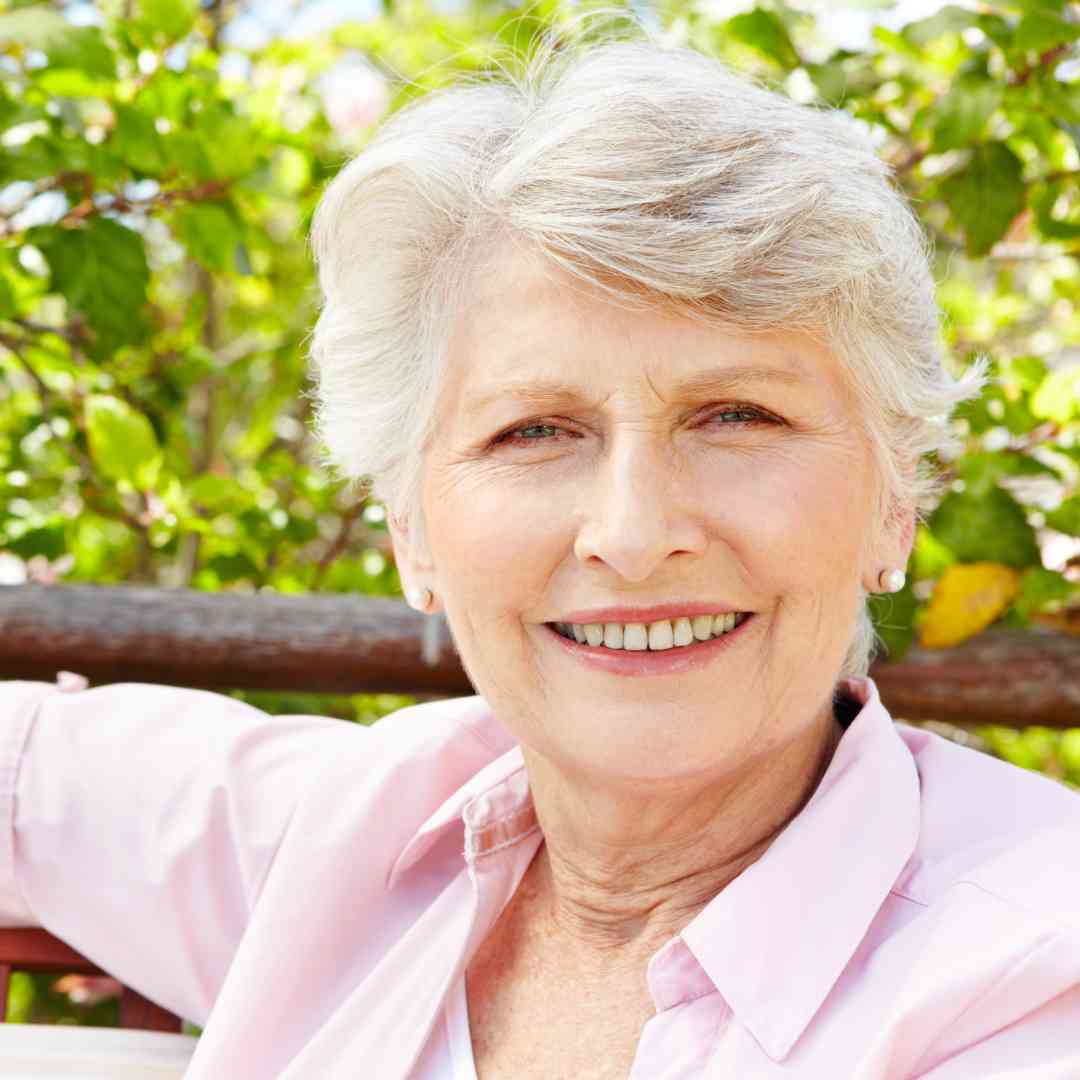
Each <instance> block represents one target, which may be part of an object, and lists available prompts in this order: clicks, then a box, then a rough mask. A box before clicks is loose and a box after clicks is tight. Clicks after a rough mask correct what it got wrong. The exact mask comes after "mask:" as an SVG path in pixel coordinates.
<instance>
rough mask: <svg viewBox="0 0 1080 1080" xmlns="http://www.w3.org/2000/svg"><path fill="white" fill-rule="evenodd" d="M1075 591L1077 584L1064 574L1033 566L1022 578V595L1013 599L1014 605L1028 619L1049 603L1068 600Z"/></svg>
mask: <svg viewBox="0 0 1080 1080" xmlns="http://www.w3.org/2000/svg"><path fill="white" fill-rule="evenodd" d="M1075 592H1076V586H1075V585H1073V583H1072V582H1071V581H1069V579H1068V578H1067V577H1065V575H1064V574H1060V573H1058V571H1057V570H1047V569H1046V568H1045V567H1043V566H1033V567H1031V568H1030V569H1028V570H1025V571H1024V574H1023V576H1022V577H1021V578H1020V595H1019V596H1018V597H1017V598H1016V599H1015V600H1014V601H1013V607H1014V609H1015V610H1016V612H1017V613H1018V614H1019V615H1020V616H1021V617H1023V618H1025V619H1027V618H1030V617H1031V615H1033V614H1034V613H1035V612H1037V611H1043V610H1044V609H1045V608H1046V607H1047V606H1048V605H1052V604H1057V603H1060V602H1064V601H1065V600H1068V599H1069V597H1071V596H1072V595H1073V593H1075Z"/></svg>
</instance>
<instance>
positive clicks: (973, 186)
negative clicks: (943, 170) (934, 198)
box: [940, 142, 1025, 255]
mask: <svg viewBox="0 0 1080 1080" xmlns="http://www.w3.org/2000/svg"><path fill="white" fill-rule="evenodd" d="M1022 174H1023V163H1022V162H1021V161H1020V159H1019V158H1018V157H1017V156H1016V154H1014V153H1013V152H1012V150H1010V149H1009V147H1008V146H1006V145H1005V144H1004V143H1002V142H988V143H983V144H982V145H979V146H976V147H975V148H974V149H973V151H972V155H971V160H970V161H969V162H968V164H967V165H966V166H965V167H964V168H962V169H960V170H958V171H957V172H954V173H951V174H950V175H948V176H946V177H945V178H944V179H943V180H942V181H941V185H940V191H941V195H942V198H944V200H945V202H946V203H948V206H949V210H950V211H951V212H952V215H953V217H954V218H955V219H956V220H957V221H958V222H959V223H960V224H961V225H962V226H963V228H964V232H965V234H966V237H967V249H968V253H969V254H971V255H985V254H986V253H987V252H988V251H989V250H990V249H991V248H992V247H993V246H994V244H996V243H997V242H998V240H1000V239H1001V238H1002V236H1004V235H1005V232H1006V231H1007V230H1008V228H1009V226H1010V225H1011V224H1012V222H1013V219H1014V218H1015V217H1016V216H1017V214H1019V213H1020V212H1021V211H1022V210H1023V209H1024V205H1025V187H1024V181H1023V179H1022Z"/></svg>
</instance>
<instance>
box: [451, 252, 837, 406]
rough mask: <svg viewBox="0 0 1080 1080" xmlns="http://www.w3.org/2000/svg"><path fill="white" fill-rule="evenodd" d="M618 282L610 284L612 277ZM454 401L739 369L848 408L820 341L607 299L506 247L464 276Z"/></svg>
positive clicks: (638, 301)
mask: <svg viewBox="0 0 1080 1080" xmlns="http://www.w3.org/2000/svg"><path fill="white" fill-rule="evenodd" d="M612 280H614V279H612ZM447 362H448V368H449V370H448V372H447V374H448V382H447V389H448V390H450V391H451V396H453V397H454V398H456V400H457V402H458V403H460V402H461V396H462V395H464V396H465V397H467V398H472V397H474V396H475V395H478V394H480V395H484V394H492V393H497V391H498V388H499V386H500V384H501V383H502V382H504V381H505V382H507V383H510V382H513V383H514V384H516V385H520V383H521V382H522V380H527V379H528V378H529V377H531V376H534V377H535V378H536V379H537V380H538V381H540V380H543V379H545V378H548V377H551V378H555V377H558V378H559V379H561V380H563V381H565V379H566V378H567V377H568V376H569V377H571V378H580V379H582V380H585V381H589V380H591V379H595V378H597V377H600V376H604V375H606V376H607V377H609V378H611V379H615V380H617V379H618V378H619V373H620V372H625V374H626V376H628V377H629V376H631V375H632V374H634V373H635V372H636V373H640V374H643V375H644V376H645V377H646V378H647V379H649V380H650V381H652V382H654V383H655V384H656V385H657V386H658V387H659V386H662V385H664V384H665V383H670V384H672V385H674V384H675V383H677V382H680V381H682V380H684V379H693V378H696V377H700V376H702V375H704V374H705V373H707V372H709V371H713V370H721V369H723V368H726V367H731V366H735V365H750V364H753V365H757V366H760V367H762V368H772V369H775V370H777V371H778V372H780V373H781V374H783V375H791V376H799V377H800V378H801V379H802V380H804V381H805V382H806V384H807V387H808V389H814V388H816V389H817V390H818V391H819V392H821V393H822V394H824V395H826V396H831V397H833V398H834V399H835V400H836V402H837V403H840V402H842V403H843V404H844V406H845V407H850V405H851V404H852V397H851V394H850V385H849V379H848V378H847V373H846V370H845V368H844V365H843V363H842V361H841V360H840V359H839V358H838V357H837V356H836V355H835V354H834V353H833V352H832V351H831V350H830V349H829V348H828V347H827V346H826V345H825V344H824V343H823V342H822V341H820V340H817V339H815V338H812V337H810V336H809V335H807V334H805V333H803V332H794V331H786V330H784V329H782V328H778V329H775V330H772V331H769V332H755V333H751V332H750V331H747V330H744V329H742V328H739V327H736V326H734V325H731V324H722V323H721V322H720V321H719V320H713V321H707V320H705V319H702V318H691V317H690V316H689V315H688V314H687V313H686V312H684V311H679V310H677V309H676V308H675V307H674V306H673V305H670V304H665V303H664V302H663V301H662V300H659V299H657V298H656V297H655V296H653V297H652V298H651V299H650V298H648V296H647V294H646V293H645V291H644V290H643V289H642V290H641V292H640V298H639V296H636V295H633V294H631V295H628V296H626V297H625V298H624V297H621V296H613V295H611V294H610V293H608V292H606V291H605V290H604V289H603V288H602V287H601V286H599V285H596V284H594V283H592V282H590V281H587V280H585V279H582V278H580V277H577V276H576V275H575V274H573V273H571V272H570V271H569V270H566V269H564V268H563V267H562V266H559V265H558V264H557V263H555V262H554V260H552V259H551V258H548V257H545V256H543V255H542V254H540V253H538V252H536V251H534V250H531V249H528V248H525V247H523V246H518V245H515V244H513V243H510V242H507V243H506V244H505V245H504V246H503V247H502V248H501V249H500V250H498V251H497V252H495V253H492V254H490V255H488V256H487V257H486V258H485V259H484V260H483V262H482V263H480V264H479V265H478V266H477V268H476V269H475V271H474V272H473V273H472V274H471V275H470V280H469V287H468V289H467V290H466V295H465V296H463V298H462V300H461V302H460V303H459V306H458V308H457V310H456V313H455V316H454V318H453V320H452V323H451V327H450V336H449V341H448V354H447Z"/></svg>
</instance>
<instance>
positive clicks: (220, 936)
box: [0, 682, 366, 1024]
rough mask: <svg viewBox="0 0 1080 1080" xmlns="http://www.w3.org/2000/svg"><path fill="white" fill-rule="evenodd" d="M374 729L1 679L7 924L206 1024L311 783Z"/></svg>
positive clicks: (0, 885)
mask: <svg viewBox="0 0 1080 1080" xmlns="http://www.w3.org/2000/svg"><path fill="white" fill-rule="evenodd" d="M365 734H366V730H365V729H363V728H357V727H356V726H355V725H351V724H346V723H344V722H342V721H340V720H332V719H329V718H325V717H314V716H289V717H273V716H268V715H267V714H265V713H263V712H261V711H260V710H258V709H255V708H253V707H251V706H249V705H246V704H244V703H242V702H239V701H236V700H234V699H232V698H228V697H224V696H222V695H219V694H213V693H208V692H205V691H200V690H185V689H178V688H175V687H163V686H153V685H148V684H135V683H125V684H118V685H112V686H104V687H100V688H97V689H93V690H76V691H73V692H62V691H61V690H60V689H59V688H58V687H56V686H51V685H49V684H46V683H28V682H10V683H0V925H6V926H32V925H33V926H43V927H45V928H46V929H47V930H49V931H50V932H51V933H53V934H55V935H56V936H57V937H59V938H61V939H62V940H64V941H66V942H67V943H68V944H70V945H71V946H72V947H73V948H75V949H77V950H78V951H79V952H81V953H83V954H84V955H85V956H87V957H88V958H89V959H91V960H93V961H94V962H95V963H97V964H99V965H100V966H101V967H102V968H103V969H105V970H106V971H108V972H109V973H110V974H112V975H115V976H116V977H117V978H119V979H121V980H122V981H123V982H124V983H125V984H127V985H130V986H132V987H133V988H134V989H136V990H138V991H139V992H140V993H141V994H143V995H144V996H146V997H148V998H150V999H151V1000H153V1001H156V1002H157V1003H159V1004H160V1005H163V1006H164V1007H165V1008H167V1009H169V1010H170V1011H172V1012H175V1013H176V1014H178V1015H180V1016H182V1017H184V1018H185V1019H187V1020H190V1021H192V1022H194V1023H196V1024H201V1023H203V1022H205V1019H206V1017H207V1016H208V1014H209V1011H210V1009H211V1007H212V1005H213V1002H214V1000H215V997H216V995H217V993H218V990H219V988H220V986H221V983H222V981H223V979H224V976H225V973H226V971H227V969H228V966H229V964H230V962H231V960H232V957H233V954H234V952H235V950H236V947H237V945H238V943H239V941H240V938H241V936H242V935H243V933H244V930H245V927H246V925H247V923H248V920H249V917H250V914H251V911H252V909H253V907H254V905H255V904H256V902H257V900H258V897H259V893H260V889H261V887H262V883H263V880H264V877H265V875H266V872H267V870H268V868H269V866H270V863H271V860H272V859H273V857H274V853H275V851H276V849H277V845H278V843H279V841H280V839H281V837H282V835H283V833H284V830H285V828H286V826H287V825H288V822H289V819H290V816H291V814H292V812H293V808H294V806H295V804H296V801H297V799H298V797H299V795H300V792H301V790H302V789H303V787H304V786H306V785H307V784H309V783H313V782H317V781H318V772H319V762H320V760H325V755H327V754H333V753H334V752H335V749H336V748H338V747H340V746H341V745H342V743H341V741H340V740H342V739H343V738H348V739H350V740H352V741H350V743H349V745H350V746H351V747H355V745H356V743H355V741H354V740H355V739H357V738H363V737H364V736H365Z"/></svg>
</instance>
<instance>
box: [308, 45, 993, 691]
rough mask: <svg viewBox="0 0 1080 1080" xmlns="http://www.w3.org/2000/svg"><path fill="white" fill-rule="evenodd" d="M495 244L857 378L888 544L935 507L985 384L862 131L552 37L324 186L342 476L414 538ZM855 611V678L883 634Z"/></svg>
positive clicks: (683, 61)
mask: <svg viewBox="0 0 1080 1080" xmlns="http://www.w3.org/2000/svg"><path fill="white" fill-rule="evenodd" d="M500 235H509V236H511V237H513V238H514V239H515V240H521V241H524V242H526V243H528V244H530V245H531V246H532V247H533V248H535V249H536V250H538V251H540V252H542V253H543V254H544V255H545V256H547V257H548V258H549V259H551V260H552V261H553V263H554V264H556V265H558V266H560V267H562V268H563V269H565V270H566V271H568V272H569V273H571V274H572V275H574V276H575V277H577V278H579V279H581V280H583V281H587V282H589V283H590V284H592V285H594V286H597V287H599V288H601V289H603V290H604V291H605V292H606V293H607V294H608V295H609V296H610V297H611V298H612V300H613V301H615V302H618V303H623V304H634V305H641V304H645V305H652V306H654V307H660V308H667V309H669V310H672V309H674V310H678V311H680V312H682V313H684V314H686V315H688V316H690V317H693V318H698V319H704V320H706V321H708V322H709V323H711V324H714V325H716V326H718V327H723V326H727V327H729V328H731V327H735V328H737V329H739V330H741V331H744V332H755V331H759V332H760V331H768V330H770V329H778V328H783V329H786V330H798V331H802V332H805V333H807V334H810V335H812V336H813V337H814V338H815V339H816V340H820V341H822V342H824V343H825V344H826V345H827V346H828V347H829V348H830V349H832V350H834V353H835V354H836V355H837V356H839V357H841V358H842V359H843V360H844V361H845V364H846V369H847V372H848V374H849V377H850V385H851V387H852V390H853V391H854V395H855V399H856V400H857V401H858V403H859V405H860V411H861V416H860V420H861V422H862V425H863V428H864V430H865V432H866V434H867V436H868V439H869V443H870V445H871V446H872V447H873V452H874V458H875V465H876V468H877V470H878V474H879V476H880V479H881V484H880V490H881V492H882V500H881V505H880V506H878V507H877V508H876V513H875V517H874V520H875V525H874V528H875V529H880V528H882V527H883V526H884V524H885V521H886V519H887V517H888V516H889V515H890V514H892V513H895V512H897V510H898V508H902V507H905V506H906V507H914V508H915V512H916V516H917V517H919V518H922V516H923V515H924V513H925V511H926V510H928V509H929V507H930V506H931V505H932V503H933V501H934V500H935V498H936V497H937V496H938V495H939V494H940V483H941V482H940V479H939V477H938V474H937V473H935V472H934V470H933V469H932V468H931V467H930V465H929V463H928V461H927V460H926V458H925V455H927V454H932V453H935V452H939V453H940V452H942V451H944V452H946V453H948V452H950V451H955V450H956V449H957V448H958V447H957V445H956V441H955V440H956V438H957V436H956V434H955V433H954V432H953V430H952V428H951V427H950V424H949V416H950V414H951V412H952V410H953V408H954V407H955V405H956V404H957V403H959V402H960V401H963V400H966V399H968V398H971V397H974V396H976V395H977V394H978V393H979V392H980V390H981V387H982V385H983V383H984V381H985V374H986V361H985V359H984V358H982V357H980V358H978V359H977V360H976V362H975V363H974V364H972V365H971V366H970V367H969V368H968V370H967V371H966V372H964V373H963V374H962V375H961V376H960V377H958V378H954V377H953V376H951V375H950V374H949V373H948V371H947V370H946V368H945V366H944V364H943V352H942V346H941V343H940V329H939V311H938V308H937V304H936V301H935V295H934V282H933V278H932V274H931V271H930V256H931V248H930V244H929V241H928V239H927V237H926V235H925V233H924V232H923V231H922V229H921V227H920V225H919V222H918V219H917V218H916V217H915V215H914V213H913V212H912V210H911V208H910V207H909V206H908V204H907V201H906V200H905V198H904V196H903V194H902V193H901V192H900V191H899V190H898V189H897V188H896V187H895V186H894V185H893V183H892V181H891V176H890V170H889V166H888V165H887V164H886V163H885V162H883V161H882V160H881V159H880V158H879V157H878V155H877V153H876V152H875V150H874V147H873V145H872V144H871V142H870V140H869V138H868V136H867V135H865V134H864V133H863V132H862V131H861V130H860V129H859V128H858V126H857V125H856V123H855V122H854V121H853V120H852V119H851V118H850V117H849V116H848V115H847V114H846V113H844V112H842V111H840V110H834V109H829V108H824V107H816V106H808V105H799V104H796V103H795V102H793V101H792V100H790V99H789V98H787V97H785V96H783V95H782V94H779V93H776V92H774V91H771V90H769V89H767V88H765V87H764V86H762V85H759V84H758V83H757V82H755V81H753V80H752V79H750V78H749V77H747V76H745V75H742V74H738V73H736V72H734V71H732V70H731V69H729V68H728V67H727V66H725V65H724V64H723V63H722V62H721V61H719V60H717V59H715V58H712V57H708V56H705V55H703V54H701V53H699V52H697V51H695V50H693V49H690V48H686V47H676V46H668V45H664V44H662V43H660V42H658V41H656V40H653V39H650V38H649V37H647V36H642V37H641V39H640V40H636V39H634V38H631V39H628V40H622V39H616V38H615V37H614V36H612V35H609V37H608V39H607V40H599V41H593V42H592V43H589V44H578V45H576V46H573V47H568V46H567V44H566V41H565V39H564V40H562V41H559V42H558V43H555V42H553V41H550V40H549V41H548V42H546V43H545V44H544V45H542V46H541V47H540V48H539V49H537V50H536V51H535V52H534V53H533V54H532V56H531V57H530V58H529V59H527V61H526V62H525V64H524V65H523V66H522V70H521V72H520V73H513V72H510V71H507V70H505V69H500V76H497V77H489V76H485V75H476V76H470V77H466V78H463V79H460V80H459V81H458V83H457V84H456V85H452V86H449V87H447V88H444V89H440V90H436V91H433V92H431V93H429V94H427V95H426V96H424V97H422V98H419V99H417V100H415V101H413V102H411V103H410V104H408V105H407V106H406V107H404V108H402V109H401V110H399V111H398V112H397V113H395V114H394V115H393V116H391V117H390V118H389V119H388V120H387V121H386V122H385V123H384V124H383V125H382V127H381V128H380V130H379V131H378V132H377V134H376V135H375V137H374V138H373V139H372V140H371V142H370V143H369V144H368V145H367V146H366V147H365V148H364V149H363V151H362V152H360V153H359V154H358V155H357V156H356V157H354V158H353V159H352V160H351V161H349V162H348V164H347V165H345V166H344V167H343V168H342V169H341V171H340V172H339V173H338V174H337V176H336V177H335V178H334V180H333V181H332V182H331V183H330V184H329V186H328V187H327V189H326V191H325V192H324V194H323V196H322V199H321V201H320V204H319V206H318V208H317V211H316V214H315V218H314V222H313V227H312V235H311V240H312V248H313V252H314V256H315V260H316V264H317V267H318V272H319V282H320V285H321V288H322V292H323V298H324V304H323V307H322V309H321V313H320V315H319V318H318V321H317V323H316V325H315V328H314V331H313V334H312V339H311V358H312V363H313V374H314V378H315V391H314V397H315V416H316V426H317V431H318V434H319V435H320V437H321V439H322V442H323V444H324V445H325V454H326V461H327V462H328V463H329V464H331V465H332V466H334V467H336V468H337V469H338V470H340V472H341V473H342V474H343V475H344V476H345V477H347V478H349V479H351V480H353V481H359V482H365V483H368V484H370V491H371V493H372V494H373V495H374V496H375V497H376V498H378V499H380V500H382V501H383V502H384V503H385V504H386V505H387V507H388V508H389V509H390V510H391V512H395V513H398V514H400V515H401V516H403V517H405V518H407V519H408V520H409V522H410V528H411V529H412V531H413V532H414V533H415V535H416V536H417V538H418V542H420V543H421V544H423V543H424V531H423V517H422V513H421V507H420V505H419V496H418V492H419V487H420V478H421V476H422V460H423V453H424V451H425V449H426V447H427V445H428V444H429V440H430V438H431V435H432V423H433V419H434V416H435V410H436V403H437V397H438V393H439V388H440V375H441V372H442V371H443V370H444V369H445V353H446V347H447V342H448V338H449V331H450V327H451V325H452V322H453V319H454V316H455V312H456V311H458V310H459V305H460V304H461V303H462V302H463V299H464V297H465V296H466V295H467V291H468V283H469V282H470V281H471V280H472V279H473V276H474V275H475V274H477V273H479V272H480V269H481V267H482V266H483V265H484V264H485V262H486V260H487V259H488V258H489V257H490V254H491V252H492V250H493V249H495V248H496V247H498V245H497V244H495V243H494V242H493V241H494V240H495V239H496V238H497V237H499V236H500ZM865 601H866V597H865V596H861V597H860V604H859V607H858V610H857V611H856V612H853V618H854V623H855V625H854V632H853V637H852V641H851V645H850V648H849V650H848V652H847V655H846V657H845V660H844V663H843V667H842V669H841V671H840V675H839V677H840V678H845V677H849V676H861V675H865V674H866V673H867V671H868V669H869V665H870V660H871V658H872V656H873V654H874V651H875V647H876V645H877V637H876V633H875V630H874V627H873V624H872V622H871V619H870V616H869V612H868V610H867V607H866V602H865Z"/></svg>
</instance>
